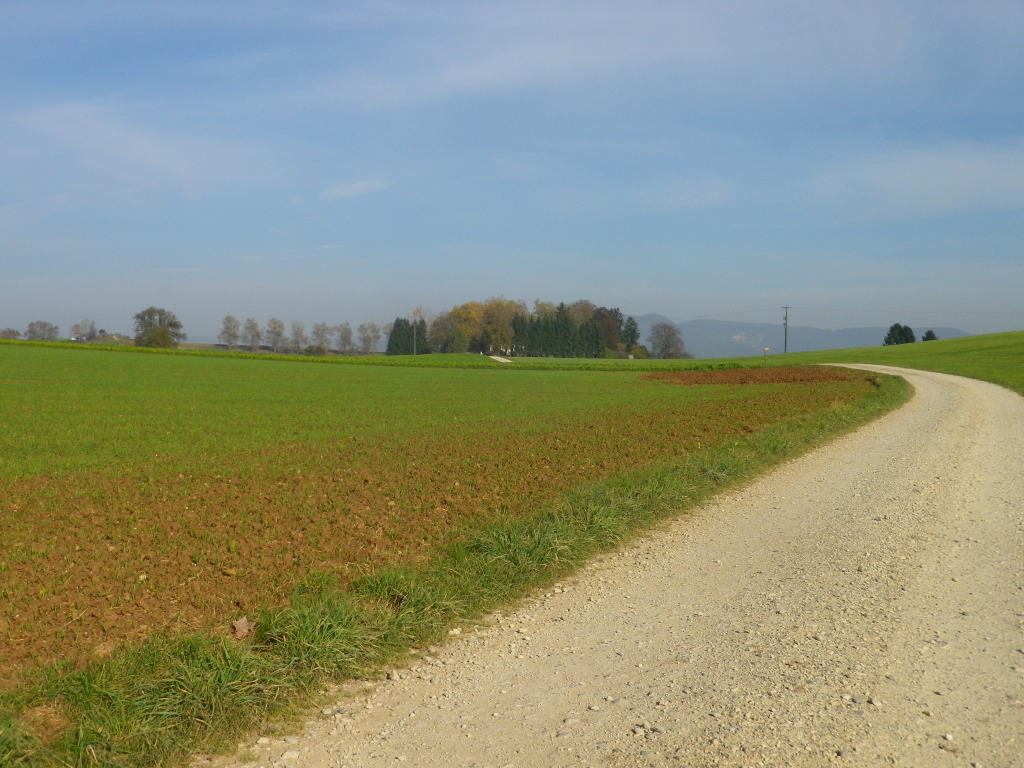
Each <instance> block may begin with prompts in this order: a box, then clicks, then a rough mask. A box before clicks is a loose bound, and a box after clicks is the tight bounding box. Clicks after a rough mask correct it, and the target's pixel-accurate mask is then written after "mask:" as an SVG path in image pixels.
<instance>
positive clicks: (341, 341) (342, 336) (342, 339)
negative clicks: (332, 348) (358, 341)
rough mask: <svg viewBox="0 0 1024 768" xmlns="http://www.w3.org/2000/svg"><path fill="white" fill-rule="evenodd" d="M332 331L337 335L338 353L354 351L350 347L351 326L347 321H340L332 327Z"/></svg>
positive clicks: (344, 353)
mask: <svg viewBox="0 0 1024 768" xmlns="http://www.w3.org/2000/svg"><path fill="white" fill-rule="evenodd" d="M334 333H335V335H337V337H338V354H339V355H347V354H350V353H351V352H353V351H354V350H353V347H352V326H350V325H349V324H348V323H342V324H341V325H339V326H336V327H335V328H334Z"/></svg>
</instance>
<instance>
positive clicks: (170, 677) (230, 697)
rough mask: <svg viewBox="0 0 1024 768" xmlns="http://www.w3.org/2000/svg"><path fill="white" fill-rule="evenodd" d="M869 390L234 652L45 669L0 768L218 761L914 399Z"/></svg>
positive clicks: (535, 520)
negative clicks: (285, 717) (454, 629)
mask: <svg viewBox="0 0 1024 768" xmlns="http://www.w3.org/2000/svg"><path fill="white" fill-rule="evenodd" d="M877 382H878V385H879V386H878V388H877V390H876V391H875V392H873V393H872V394H871V395H869V396H868V397H866V398H865V399H863V400H860V401H857V402H855V403H852V404H849V405H846V406H842V407H838V408H836V409H834V410H829V411H826V412H824V413H823V414H820V415H818V416H815V417H801V418H797V419H793V420H790V421H788V422H784V423H782V424H778V425H775V426H773V427H770V428H768V429H766V430H763V431H760V432H757V433H754V434H752V435H750V436H749V437H747V438H744V439H742V440H739V441H735V442H732V443H729V444H726V445H722V446H719V447H716V448H713V449H709V450H707V451H705V452H701V453H700V454H697V455H694V456H692V457H691V458H690V459H689V460H687V461H683V462H677V463H674V464H669V465H664V466H660V467H656V468H650V469H646V470H643V471H636V472H632V473H630V474H628V475H624V476H620V477H618V478H616V479H614V480H612V481H608V482H604V483H600V484H595V485H591V486H588V487H584V488H579V489H576V490H574V491H572V492H569V493H566V494H564V495H563V496H562V497H561V498H560V500H559V501H558V502H557V503H555V504H554V505H552V506H550V507H548V508H545V509H543V510H541V511H539V512H538V513H537V514H535V515H533V516H531V517H529V518H526V519H519V520H513V521H504V522H501V523H498V524H493V525H490V526H487V527H485V528H483V529H481V530H480V531H479V532H478V533H476V534H475V535H474V536H472V537H471V538H470V539H469V540H467V541H464V542H462V543H460V544H457V545H455V546H451V547H447V548H445V549H443V550H440V551H438V552H437V553H436V554H435V556H434V557H433V558H431V559H430V560H429V561H428V562H426V563H425V564H424V565H422V566H421V567H418V568H401V567H398V568H389V569H386V570H381V571H379V572H377V573H374V574H371V575H369V576H367V577H365V578H363V579H361V580H360V581H358V582H356V583H355V584H354V585H352V586H351V587H350V588H348V589H346V590H344V591H342V590H338V589H336V588H334V587H333V585H332V584H331V581H330V579H329V578H327V577H324V578H317V577H315V576H314V577H311V578H310V579H309V580H308V582H307V584H306V585H305V586H304V587H303V588H301V589H299V590H298V591H297V592H296V593H295V595H294V596H293V598H292V600H291V602H290V604H289V605H288V606H286V607H284V608H278V609H273V610H265V611H260V612H258V614H257V615H256V616H255V618H256V624H255V630H254V632H253V634H252V636H251V637H250V638H247V639H246V640H245V641H237V640H233V639H229V638H224V637H217V636H214V635H211V634H194V635H189V636H185V637H153V638H151V639H150V640H149V641H147V642H146V643H145V644H143V645H142V646H140V647H136V648H129V649H123V650H120V651H117V652H115V653H114V654H113V655H112V656H111V657H109V658H108V659H106V660H104V661H102V662H96V663H93V664H92V665H90V666H88V667H87V668H84V669H79V670H74V669H69V668H66V667H55V668H52V669H50V670H48V671H46V672H45V673H42V674H41V675H39V676H38V677H36V678H35V679H32V680H30V681H27V683H26V685H25V686H24V687H23V688H22V689H20V690H19V691H18V692H16V693H12V694H7V695H5V696H3V697H2V698H0V766H4V767H5V768H6V766H46V767H47V768H49V767H50V766H148V765H167V764H179V763H181V762H183V761H184V760H186V759H187V758H188V756H189V755H192V754H195V753H196V752H197V751H211V750H216V749H218V748H223V747H225V746H230V745H232V744H233V743H236V742H237V739H238V738H239V737H240V736H241V735H242V734H243V733H245V732H247V731H252V730H253V729H256V728H258V727H260V726H261V725H262V724H264V723H266V722H267V721H268V719H269V718H272V717H275V716H280V715H282V714H283V713H285V712H287V711H288V710H289V709H290V708H293V707H295V706H297V705H299V703H300V702H301V701H303V700H308V696H309V695H310V694H312V693H315V692H316V691H318V690H320V689H321V688H322V687H323V686H324V685H325V684H327V683H329V682H332V681H340V680H345V679H351V678H353V677H360V676H367V675H373V674H375V673H376V672H377V671H378V670H380V669H381V668H382V667H383V666H384V665H388V664H394V663H396V662H400V661H401V659H402V658H403V657H404V656H406V655H407V654H408V653H409V652H410V649H413V648H415V647H417V646H420V645H422V644H424V643H429V642H433V641H436V640H438V639H439V638H441V637H443V636H444V634H445V632H446V630H447V629H448V628H449V627H451V626H453V625H454V624H457V623H459V622H463V621H470V620H473V619H475V618H479V617H480V616H482V615H483V614H485V613H486V612H488V611H490V610H493V609H495V608H496V607H498V606H500V605H502V604H504V603H507V602H509V601H513V600H516V599H519V598H522V597H523V596H525V595H527V594H528V593H529V592H530V591H531V590H532V589H534V588H535V587H537V586H540V585H543V584H547V583H550V582H551V581H553V580H556V579H558V578H560V577H563V576H565V575H566V574H567V573H569V572H571V571H572V570H573V569H575V568H577V567H579V566H580V565H581V564H583V563H584V562H586V560H587V559H588V558H590V557H592V556H593V555H594V554H596V553H598V552H602V551H607V550H610V549H613V548H615V547H616V546H618V545H620V544H621V543H622V542H624V541H625V540H628V539H629V538H631V537H632V536H634V535H636V534H637V533H638V532H640V531H643V530H647V529H649V528H651V527H652V526H654V525H656V524H657V523H659V522H660V521H663V520H666V519H669V518H672V517H676V516H678V515H679V514H681V513H683V512H684V511H686V510H688V509H692V508H693V507H694V506H695V505H696V504H697V503H699V502H701V501H703V500H705V499H707V498H708V497H709V496H711V495H713V494H715V493H717V492H719V491H721V490H723V489H725V488H728V487H731V486H735V485H736V484H739V483H743V482H746V481H748V480H750V479H751V478H753V477H754V476H756V475H758V474H760V473H762V472H764V471H765V470H767V469H769V468H770V467H772V466H775V465H777V464H779V463H781V462H783V461H785V460H788V459H791V458H793V457H795V456H798V455H800V454H802V453H805V452H806V451H808V450H809V449H811V448H813V447H815V446H817V445H819V444H821V443H823V442H825V441H827V440H829V439H832V438H834V437H836V436H838V435H840V434H843V433H845V432H849V431H851V430H852V429H854V428H856V427H857V426H860V425H861V424H864V423H865V422H867V421H870V420H872V419H874V418H877V417H878V416H881V415H882V414H884V413H886V412H888V411H890V410H892V409H893V408H896V407H897V406H899V405H900V404H902V403H903V402H905V401H906V400H907V399H908V398H909V396H910V392H911V390H910V387H909V385H908V384H907V383H906V382H905V381H903V380H902V379H898V378H894V377H887V376H879V377H877ZM252 617H253V616H252V615H250V618H252Z"/></svg>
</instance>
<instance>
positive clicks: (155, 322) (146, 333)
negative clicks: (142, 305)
mask: <svg viewBox="0 0 1024 768" xmlns="http://www.w3.org/2000/svg"><path fill="white" fill-rule="evenodd" d="M187 338H188V337H187V336H186V335H185V331H184V330H183V329H182V325H181V321H180V320H178V318H177V317H176V316H175V314H174V313H173V312H171V311H170V310H167V309H164V308H162V307H147V308H146V309H144V310H142V311H141V312H139V313H138V314H136V315H135V346H137V347H176V346H178V344H179V343H180V342H182V341H184V340H185V339H187Z"/></svg>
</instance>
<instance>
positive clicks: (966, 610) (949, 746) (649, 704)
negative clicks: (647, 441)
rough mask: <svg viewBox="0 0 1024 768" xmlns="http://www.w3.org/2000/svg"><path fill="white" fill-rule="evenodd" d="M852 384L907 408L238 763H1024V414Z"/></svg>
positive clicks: (976, 396) (346, 696) (952, 384)
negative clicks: (893, 396)
mask: <svg viewBox="0 0 1024 768" xmlns="http://www.w3.org/2000/svg"><path fill="white" fill-rule="evenodd" d="M858 367H865V368H870V369H872V370H879V371H883V372H887V373H899V374H901V375H903V376H905V377H906V378H907V379H908V380H909V381H910V382H911V383H912V384H913V386H914V387H915V389H916V395H915V397H914V398H913V400H912V401H911V402H910V403H908V404H907V405H906V406H904V407H903V408H901V409H899V410H898V411H896V412H894V413H892V414H889V415H887V416H886V417H884V418H882V419H880V420H879V421H877V422H874V423H872V424H870V425H868V426H866V427H864V428H862V429H860V430H858V431H857V432H856V433H854V434H851V435H848V436H846V437H844V438H841V439H839V440H836V441H834V442H832V443H830V444H829V445H827V446H825V447H823V448H821V449H819V450H817V451H815V452H813V453H811V454H809V455H807V456H805V457H802V458H800V459H797V460H795V461H792V462H789V463H787V464H786V465H784V466H782V467H780V468H779V469H777V470H775V471H773V472H771V473H770V474H768V475H765V476H764V477H762V478H761V479H759V480H757V481H755V482H753V483H752V484H750V485H749V486H747V487H745V488H743V489H741V490H739V491H736V492H733V493H729V494H726V495H723V496H720V497H718V498H717V499H715V500H714V501H713V502H712V503H709V504H707V505H705V506H704V507H702V508H701V509H699V510H698V511H697V512H696V513H695V514H692V515H688V516H686V517H684V518H682V519H680V520H678V521H676V522H673V523H671V524H669V525H666V526H665V527H664V528H662V529H660V530H658V531H656V532H654V533H652V534H650V535H648V536H645V537H643V538H642V539H641V540H639V541H637V542H636V543H634V544H633V545H631V546H630V547H628V548H627V549H624V550H622V551H620V552H617V553H614V554H611V555H607V556H604V557H602V558H600V559H598V560H597V561H595V562H594V563H592V564H591V565H590V566H588V567H587V568H585V569H584V570H583V571H581V572H580V573H579V574H578V575H577V576H576V577H574V578H573V579H572V580H571V581H568V582H566V583H564V584H562V585H559V586H558V587H557V588H555V589H554V590H553V591H550V592H548V593H546V594H544V595H538V596H537V597H536V598H535V599H533V600H532V601H529V602H527V603H524V604H523V605H522V606H521V607H520V608H518V609H516V610H514V611H512V612H509V613H508V614H507V615H500V614H499V615H496V616H494V617H492V619H491V620H490V621H488V622H487V624H486V625H485V626H483V627H481V628H480V629H478V630H475V631H472V632H469V631H467V632H464V633H463V634H464V637H463V638H461V641H460V642H457V643H453V644H450V645H449V646H447V647H444V648H441V649H432V651H433V653H432V654H431V655H429V656H427V657H425V658H423V659H421V660H420V661H418V662H417V663H416V664H415V665H414V666H413V667H411V668H409V669H406V670H399V671H396V672H393V673H391V675H389V678H391V679H388V680H386V681H382V682H380V683H376V684H373V685H364V686H363V687H359V686H353V687H352V688H350V689H348V690H347V691H343V692H341V693H340V694H339V695H340V698H339V699H338V700H337V701H336V702H335V703H333V704H332V705H330V706H329V707H327V708H325V709H324V710H323V713H322V714H320V715H318V717H317V718H316V719H314V720H312V721H311V722H309V723H308V724H307V726H306V729H305V731H304V733H303V734H302V735H299V736H293V737H288V738H287V739H280V738H270V737H262V738H261V739H260V740H259V742H253V743H249V744H246V745H243V750H244V751H247V752H248V753H249V755H248V758H249V760H248V761H247V762H245V763H239V765H243V764H244V765H248V766H252V765H254V762H253V760H255V764H256V765H287V766H295V767H296V768H327V766H330V767H331V768H338V767H340V766H350V767H351V768H373V767H375V766H395V765H401V764H406V765H414V766H428V767H429V766H445V767H446V768H447V767H452V768H455V767H457V766H494V767H495V768H497V767H498V766H517V767H519V766H631V767H632V766H689V768H700V767H703V766H787V767H790V766H815V767H817V766H822V765H833V764H834V765H844V766H885V765H901V766H939V767H941V766H984V767H985V768H996V767H1002V768H1005V767H1007V766H1024V501H1022V499H1024V398H1021V397H1020V396H1018V395H1016V394H1014V393H1012V392H1009V391H1008V390H1005V389H1002V388H999V387H996V386H994V385H991V384H986V383H984V382H979V381H974V380H971V379H964V378H959V377H955V376H948V375H943V374H938V373H928V372H922V371H911V370H904V369H892V368H887V367H881V366H858ZM236 759H237V758H236ZM204 762H205V761H204ZM227 762H228V761H224V760H218V761H217V763H218V764H221V765H223V764H226V763H227Z"/></svg>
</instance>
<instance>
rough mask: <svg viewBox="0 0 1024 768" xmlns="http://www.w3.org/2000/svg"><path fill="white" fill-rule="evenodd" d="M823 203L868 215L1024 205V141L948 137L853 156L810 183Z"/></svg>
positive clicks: (943, 212)
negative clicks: (904, 147)
mask: <svg viewBox="0 0 1024 768" xmlns="http://www.w3.org/2000/svg"><path fill="white" fill-rule="evenodd" d="M810 188H811V191H812V193H813V195H814V196H815V197H816V199H818V200H819V201H822V202H825V203H830V204H838V205H842V206H846V207H849V208H850V209H851V211H852V212H854V213H856V214H860V215H868V216H885V217H888V216H940V215H947V214H957V213H965V212H971V211H986V210H987V211H1006V210H1020V209H1024V139H1016V140H1013V141H1007V142H987V143H983V142H977V141H944V142H939V143H933V144H928V145H926V146H918V147H912V148H908V149H898V150H891V151H884V152H877V153H871V154H867V155H863V156H860V157H853V158H850V159H848V160H846V161H844V162H842V163H840V164H838V165H834V166H832V167H831V168H828V169H826V170H824V171H822V172H821V173H820V174H819V175H818V176H817V177H816V178H814V179H813V180H812V181H811V183H810Z"/></svg>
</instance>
